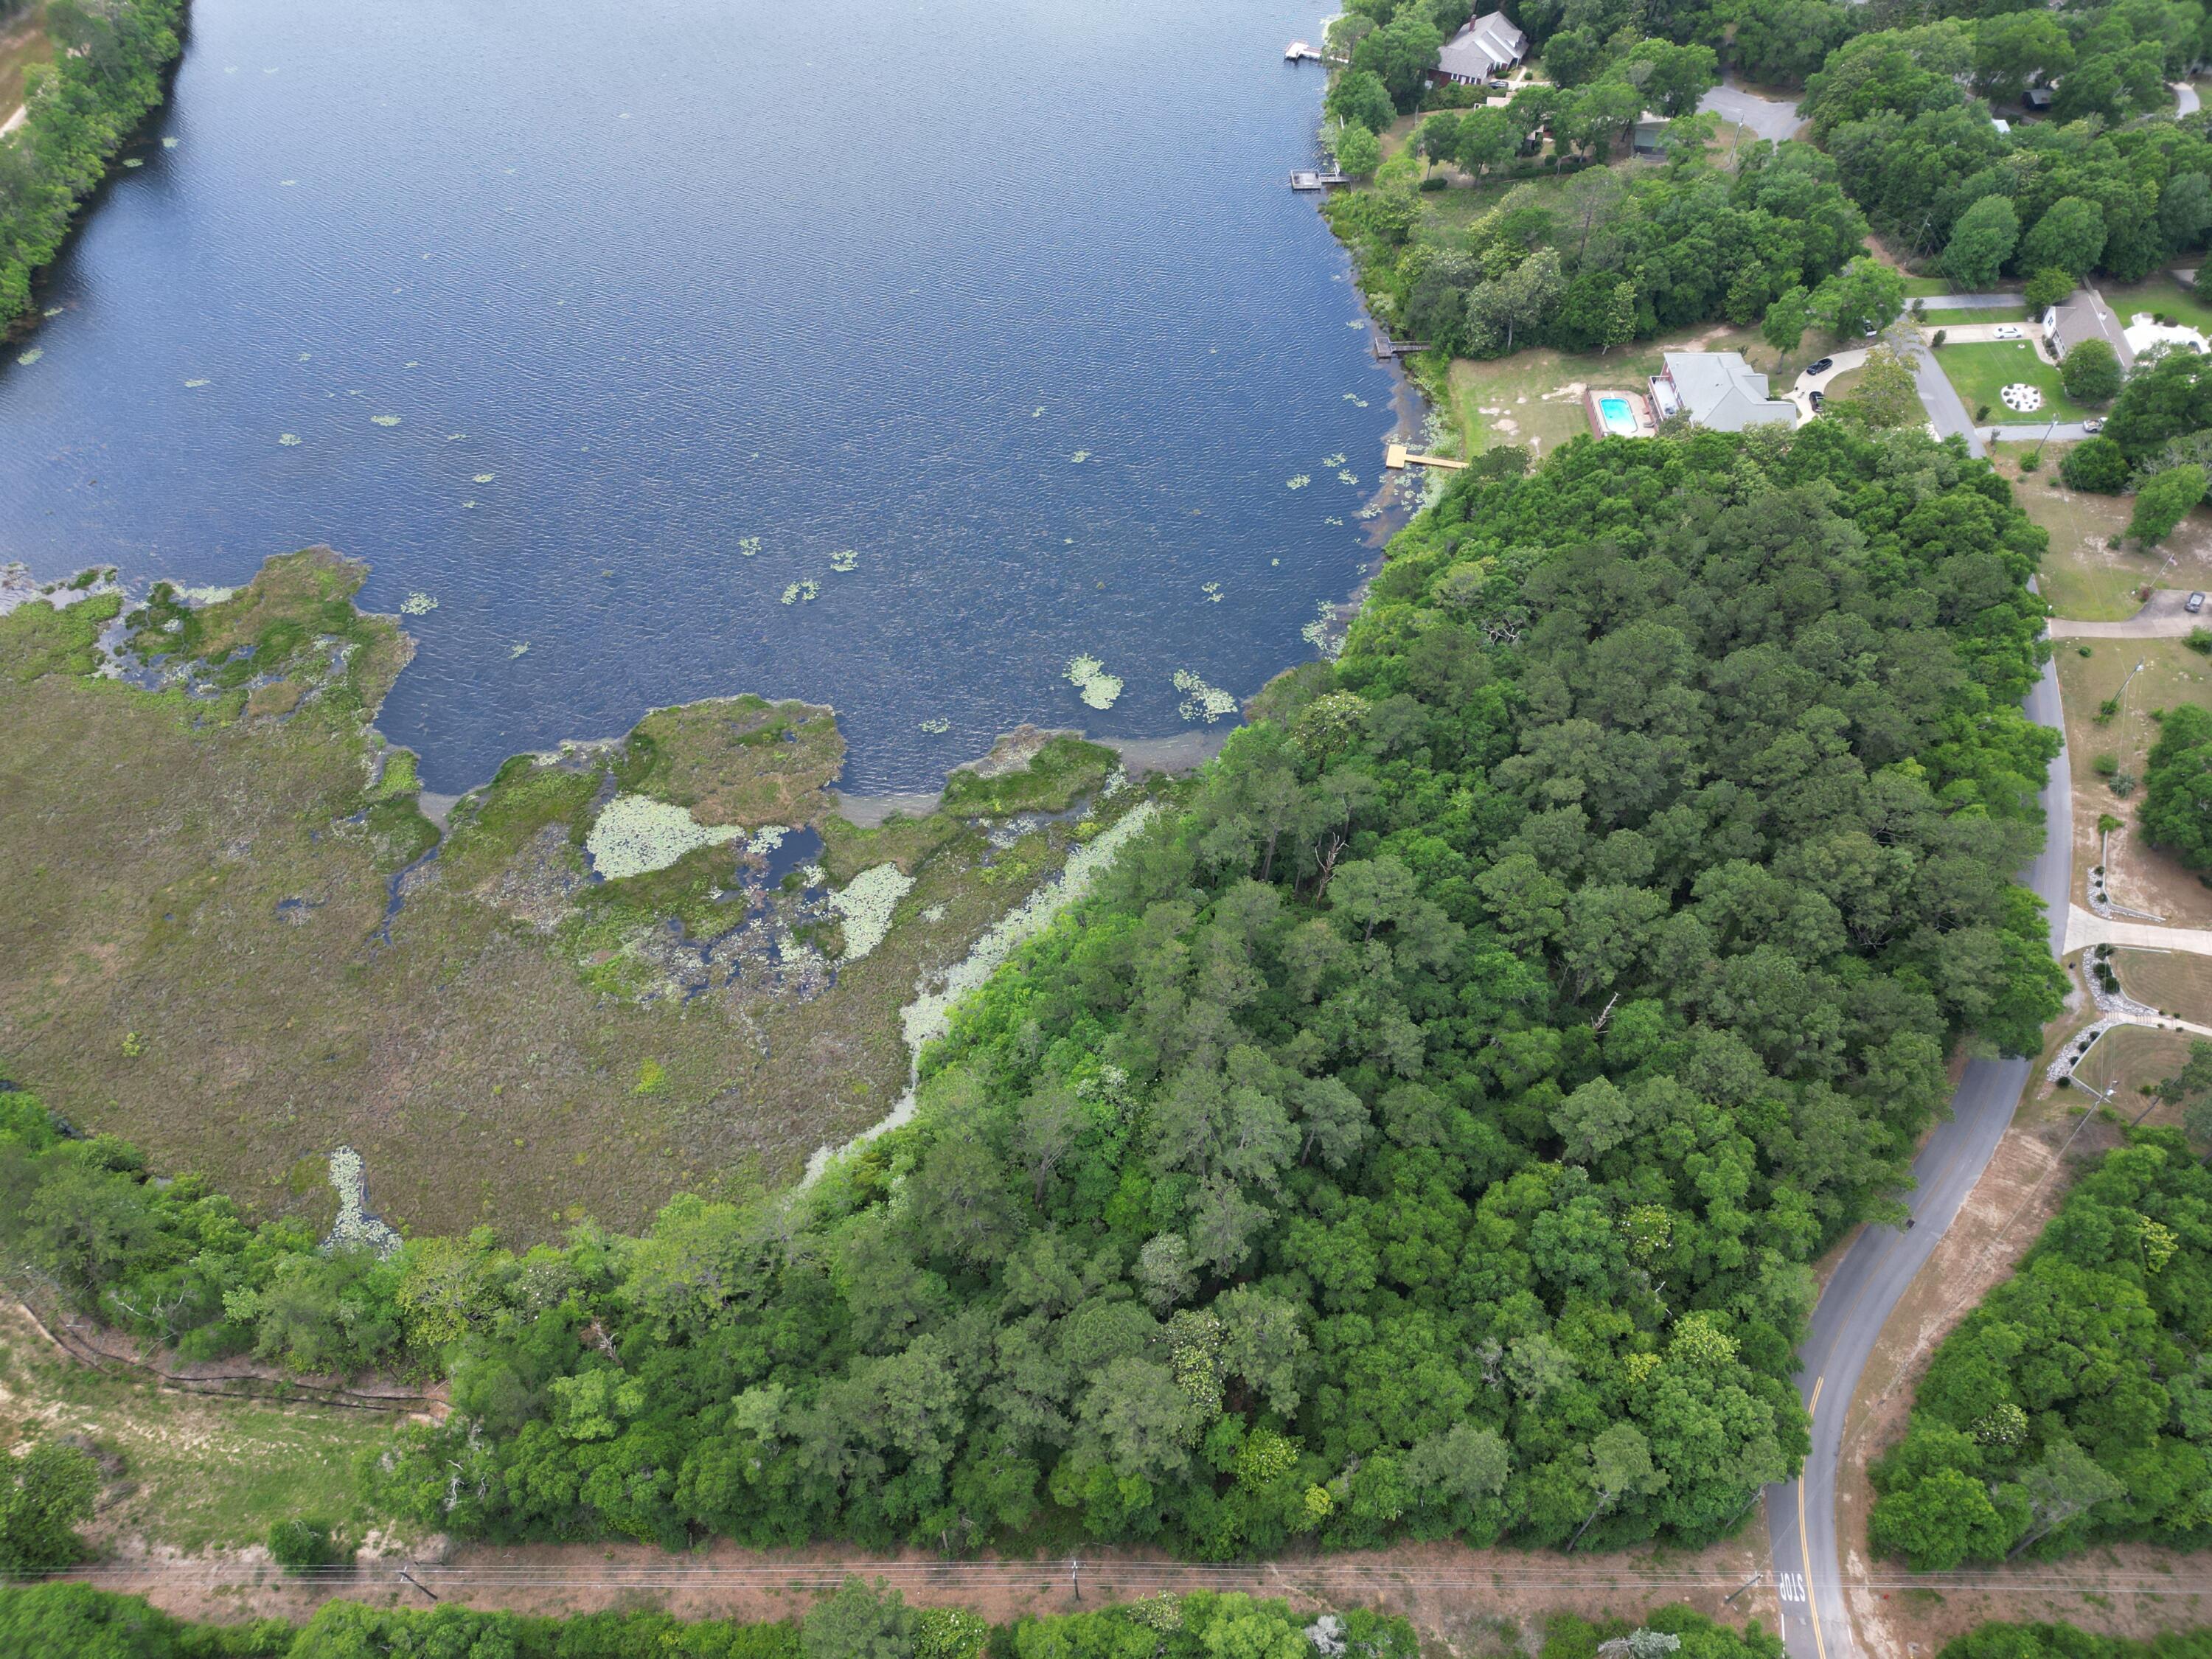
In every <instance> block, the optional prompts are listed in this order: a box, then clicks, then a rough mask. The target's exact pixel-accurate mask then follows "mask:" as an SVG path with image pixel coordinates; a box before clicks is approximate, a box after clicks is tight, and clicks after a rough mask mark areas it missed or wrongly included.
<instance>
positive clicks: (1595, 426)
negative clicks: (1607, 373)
mask: <svg viewBox="0 0 2212 1659" xmlns="http://www.w3.org/2000/svg"><path fill="white" fill-rule="evenodd" d="M1613 398H1619V399H1620V401H1621V402H1622V403H1625V404H1627V405H1628V415H1629V419H1630V420H1631V421H1632V422H1633V423H1634V427H1635V429H1634V430H1633V431H1630V432H1616V431H1614V430H1613V428H1611V427H1609V426H1607V424H1606V423H1605V411H1604V410H1603V409H1602V408H1601V404H1605V403H1607V402H1608V401H1610V400H1612V399H1613ZM1583 412H1584V413H1585V414H1587V415H1588V416H1589V423H1590V434H1591V435H1592V436H1594V437H1598V438H1652V437H1656V436H1657V435H1658V434H1659V422H1657V421H1656V419H1654V418H1653V416H1652V414H1651V400H1650V398H1647V397H1645V396H1644V394H1643V393H1642V392H1630V391H1627V390H1626V389H1625V388H1614V387H1609V386H1593V387H1591V388H1590V389H1589V391H1588V392H1583Z"/></svg>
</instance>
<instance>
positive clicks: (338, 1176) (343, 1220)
mask: <svg viewBox="0 0 2212 1659" xmlns="http://www.w3.org/2000/svg"><path fill="white" fill-rule="evenodd" d="M330 1170H331V1186H332V1187H333V1188H337V1195H338V1218H337V1220H336V1221H335V1222H333V1223H332V1224H331V1231H330V1237H327V1238H325V1239H324V1240H323V1248H324V1249H326V1250H343V1249H370V1250H374V1251H375V1252H376V1253H377V1255H391V1254H392V1252H393V1251H394V1250H397V1249H398V1248H399V1235H398V1233H396V1232H394V1231H392V1229H391V1228H389V1227H387V1226H386V1225H384V1223H383V1222H381V1221H380V1220H378V1219H377V1218H375V1217H374V1216H373V1215H371V1214H370V1213H369V1212H368V1170H366V1169H365V1168H364V1167H363V1166H362V1161H361V1154H360V1153H359V1152H356V1151H354V1149H353V1148H352V1147H350V1146H341V1147H339V1148H338V1149H337V1151H336V1152H332V1153H331V1164H330Z"/></svg>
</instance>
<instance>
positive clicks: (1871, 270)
mask: <svg viewBox="0 0 2212 1659" xmlns="http://www.w3.org/2000/svg"><path fill="white" fill-rule="evenodd" d="M1904 309H1905V277H1904V276H1903V274H1902V273H1901V272H1899V271H1898V270H1896V269H1895V268H1894V267H1893V266H1890V265H1886V264H1882V262H1881V260H1879V259H1875V258H1869V256H1867V255H1865V254H1861V255H1860V256H1859V257H1858V258H1855V259H1853V260H1852V261H1851V262H1850V264H1847V265H1845V266H1844V268H1843V269H1842V270H1839V271H1838V272H1837V273H1836V274H1835V275H1834V276H1831V277H1829V278H1828V280H1827V281H1826V282H1825V283H1821V284H1820V287H1819V288H1818V289H1814V293H1813V300H1812V313H1813V317H1814V320H1815V321H1817V322H1818V323H1820V325H1822V326H1823V327H1825V328H1826V329H1827V330H1828V331H1830V332H1832V333H1834V334H1838V335H1845V336H1848V335H1853V334H1860V333H1863V332H1864V331H1866V330H1868V329H1869V328H1874V329H1881V328H1887V327H1888V326H1889V325H1890V324H1892V323H1893V322H1895V321H1896V320H1897V319H1898V314H1899V313H1900V312H1902V311H1903V310H1904Z"/></svg>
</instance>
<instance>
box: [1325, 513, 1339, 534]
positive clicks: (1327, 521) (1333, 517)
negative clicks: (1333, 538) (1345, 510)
mask: <svg viewBox="0 0 2212 1659" xmlns="http://www.w3.org/2000/svg"><path fill="white" fill-rule="evenodd" d="M1322 523H1323V524H1333V525H1334V526H1336V527H1337V528H1338V529H1339V530H1341V529H1343V528H1344V520H1341V519H1340V518H1338V517H1337V516H1336V515H1335V514H1334V513H1330V514H1329V515H1328V517H1327V518H1326V519H1323V520H1322Z"/></svg>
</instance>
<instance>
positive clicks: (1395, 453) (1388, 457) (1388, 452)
mask: <svg viewBox="0 0 2212 1659" xmlns="http://www.w3.org/2000/svg"><path fill="white" fill-rule="evenodd" d="M1383 465H1385V466H1387V467H1389V469H1390V470H1391V471H1394V472H1395V471H1404V470H1405V469H1406V468H1407V467H1409V466H1440V467H1442V468H1443V469H1444V471H1447V472H1463V471H1466V470H1467V463H1466V462H1465V461H1455V460H1454V459H1451V457H1450V456H1449V455H1416V454H1415V453H1413V451H1412V450H1410V449H1408V448H1407V447H1406V446H1405V445H1404V444H1390V445H1388V446H1386V447H1384V449H1383Z"/></svg>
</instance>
